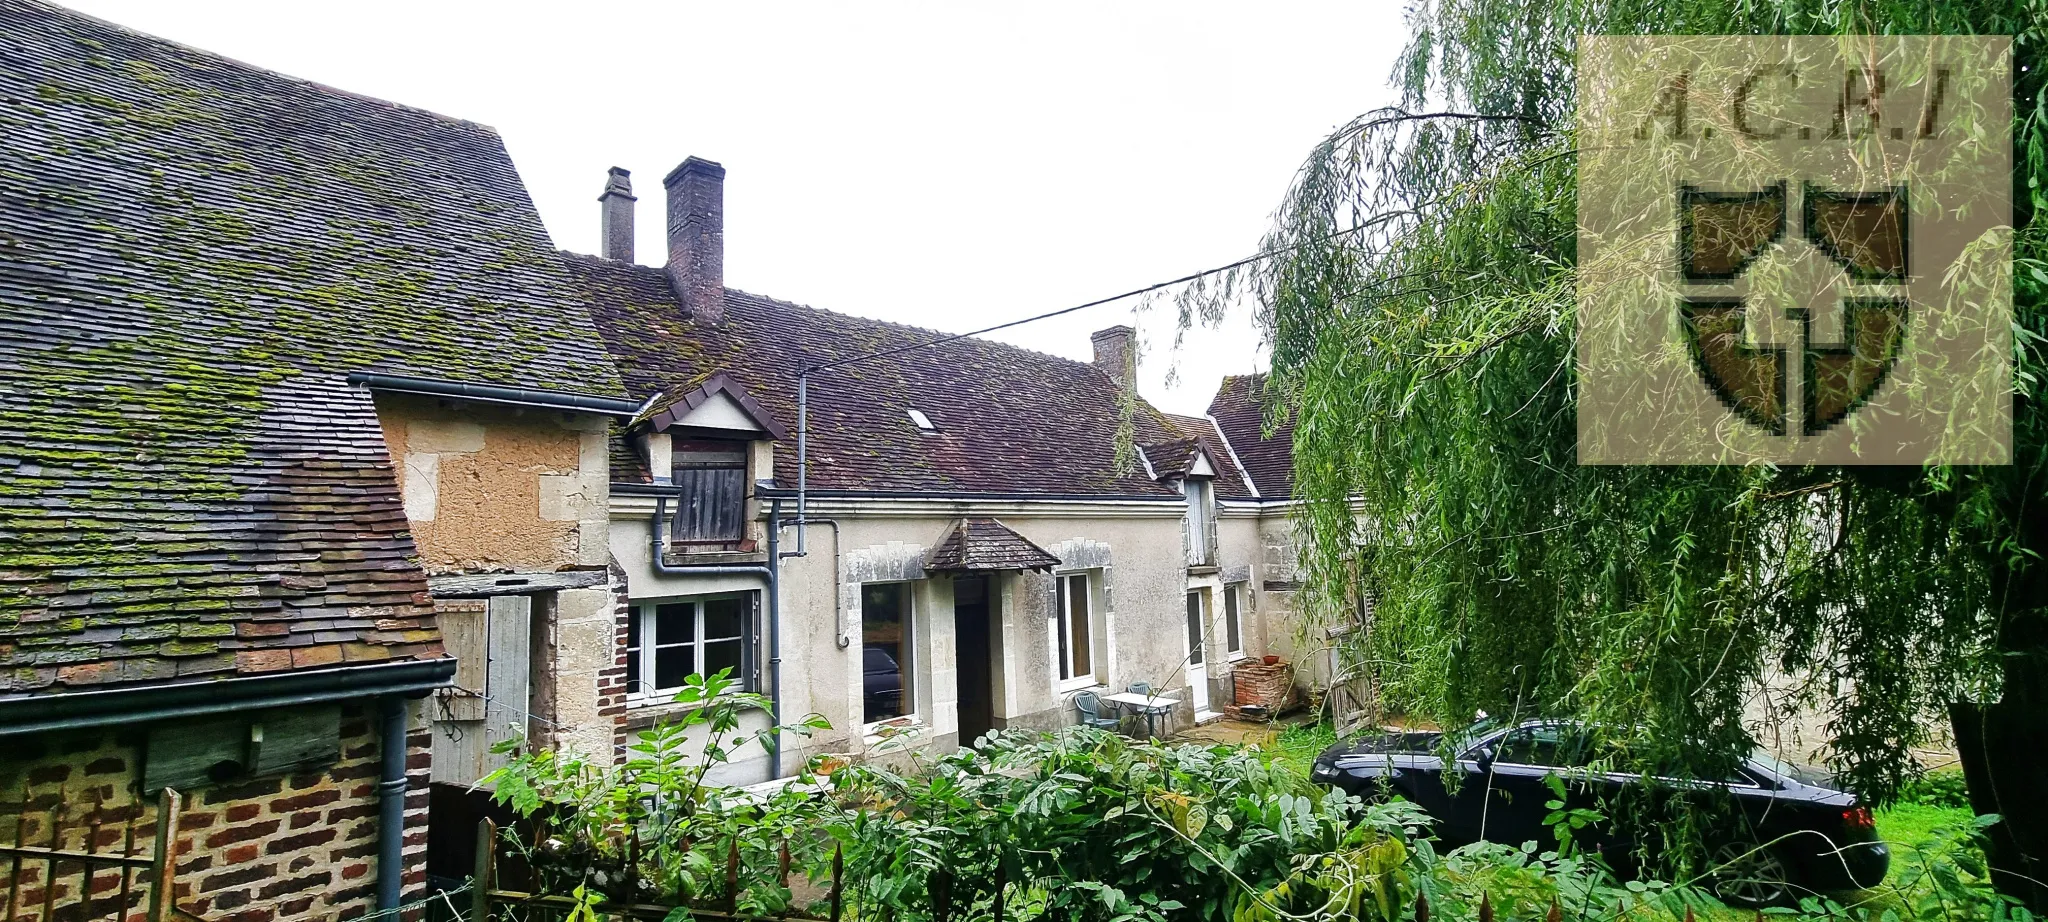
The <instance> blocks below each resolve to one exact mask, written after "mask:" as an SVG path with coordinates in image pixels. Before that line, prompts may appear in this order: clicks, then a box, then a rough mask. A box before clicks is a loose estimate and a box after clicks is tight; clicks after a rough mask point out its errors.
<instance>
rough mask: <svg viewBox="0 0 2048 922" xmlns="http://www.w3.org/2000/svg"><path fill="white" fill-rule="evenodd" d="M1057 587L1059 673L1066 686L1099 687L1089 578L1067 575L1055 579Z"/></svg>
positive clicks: (1054, 604)
mask: <svg viewBox="0 0 2048 922" xmlns="http://www.w3.org/2000/svg"><path fill="white" fill-rule="evenodd" d="M1053 579H1054V584H1055V586H1056V587H1057V592H1056V593H1055V595H1056V598H1055V599H1054V603H1053V608H1054V609H1055V613H1056V614H1057V616H1058V618H1059V624H1058V626H1057V633H1058V634H1059V670H1060V684H1062V685H1093V684H1095V657H1094V653H1093V646H1094V645H1093V643H1092V641H1093V640H1094V639H1095V621H1094V619H1093V618H1092V617H1090V614H1091V612H1090V606H1092V605H1093V604H1094V599H1093V598H1092V597H1091V596H1090V595H1089V592H1088V574H1086V573H1067V574H1062V575H1059V576H1056V577H1054V578H1053Z"/></svg>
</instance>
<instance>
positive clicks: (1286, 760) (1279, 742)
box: [1271, 723, 1337, 778]
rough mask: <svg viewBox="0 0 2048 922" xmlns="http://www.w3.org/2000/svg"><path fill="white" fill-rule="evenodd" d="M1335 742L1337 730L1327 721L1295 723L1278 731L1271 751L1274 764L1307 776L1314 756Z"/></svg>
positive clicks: (1314, 759) (1314, 758) (1313, 761)
mask: <svg viewBox="0 0 2048 922" xmlns="http://www.w3.org/2000/svg"><path fill="white" fill-rule="evenodd" d="M1336 742H1337V731H1336V730H1335V729H1333V728H1332V727H1331V726H1330V725H1329V724H1327V723H1312V724H1295V725H1293V726H1291V727H1288V728H1286V729H1284V730H1281V731H1280V734H1279V736H1278V737H1277V738H1276V739H1274V740H1273V745H1272V747H1271V752H1272V753H1273V762H1274V764H1276V765H1284V766H1286V767H1288V768H1291V769H1293V770H1294V771H1296V772H1298V773H1300V774H1301V776H1302V777H1304V778H1306V777H1308V770H1309V768H1310V767H1312V766H1313V765H1314V764H1315V761H1316V756H1319V755H1321V754H1322V752H1323V750H1325V749H1328V748H1330V746H1331V745H1332V744H1334V743H1336Z"/></svg>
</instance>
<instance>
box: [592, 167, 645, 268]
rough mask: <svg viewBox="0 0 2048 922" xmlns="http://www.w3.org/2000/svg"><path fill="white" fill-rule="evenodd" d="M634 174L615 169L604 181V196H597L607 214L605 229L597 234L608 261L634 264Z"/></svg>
mask: <svg viewBox="0 0 2048 922" xmlns="http://www.w3.org/2000/svg"><path fill="white" fill-rule="evenodd" d="M635 201H637V199H635V198H633V174H631V173H628V172H626V170H625V169H624V168H623V167H612V169H611V172H610V173H609V174H607V175H606V176H605V179H604V194H603V195H600V196H598V197H597V204H598V207H599V208H600V209H602V210H603V212H604V227H603V229H601V230H599V231H598V239H599V240H601V241H603V246H604V248H603V249H602V250H599V251H598V252H599V253H600V254H601V255H603V256H604V258H606V259H616V260H618V261H620V262H627V263H629V262H632V261H633V203H634V202H635Z"/></svg>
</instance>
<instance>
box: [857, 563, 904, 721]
mask: <svg viewBox="0 0 2048 922" xmlns="http://www.w3.org/2000/svg"><path fill="white" fill-rule="evenodd" d="M914 629H915V625H914V624H913V623H912V618H911V608H910V584H909V583H863V584H861V587H860V641H861V649H860V654H861V667H860V672H861V676H860V678H861V721H862V722H863V723H870V724H872V723H879V722H881V721H884V720H894V719H896V718H899V717H910V716H913V715H915V714H916V713H917V687H916V683H915V682H914V681H913V679H914V677H915V673H914V671H913V670H914V666H915V664H914V662H913V654H914V652H915V647H914V646H913V643H912V641H913V640H914V638H915V634H914Z"/></svg>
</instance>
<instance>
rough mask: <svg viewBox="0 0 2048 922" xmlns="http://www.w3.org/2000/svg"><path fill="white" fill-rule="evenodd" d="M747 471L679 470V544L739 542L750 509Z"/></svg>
mask: <svg viewBox="0 0 2048 922" xmlns="http://www.w3.org/2000/svg"><path fill="white" fill-rule="evenodd" d="M746 480H747V471H746V468H743V467H695V468H678V469H676V472H675V483H676V487H677V489H678V492H680V493H681V494H682V498H681V499H680V500H679V501H678V502H677V504H676V521H675V526H674V527H675V540H677V541H738V540H739V539H740V537H741V525H742V518H743V515H742V513H743V512H744V511H745V508H746V486H747V483H746Z"/></svg>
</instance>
